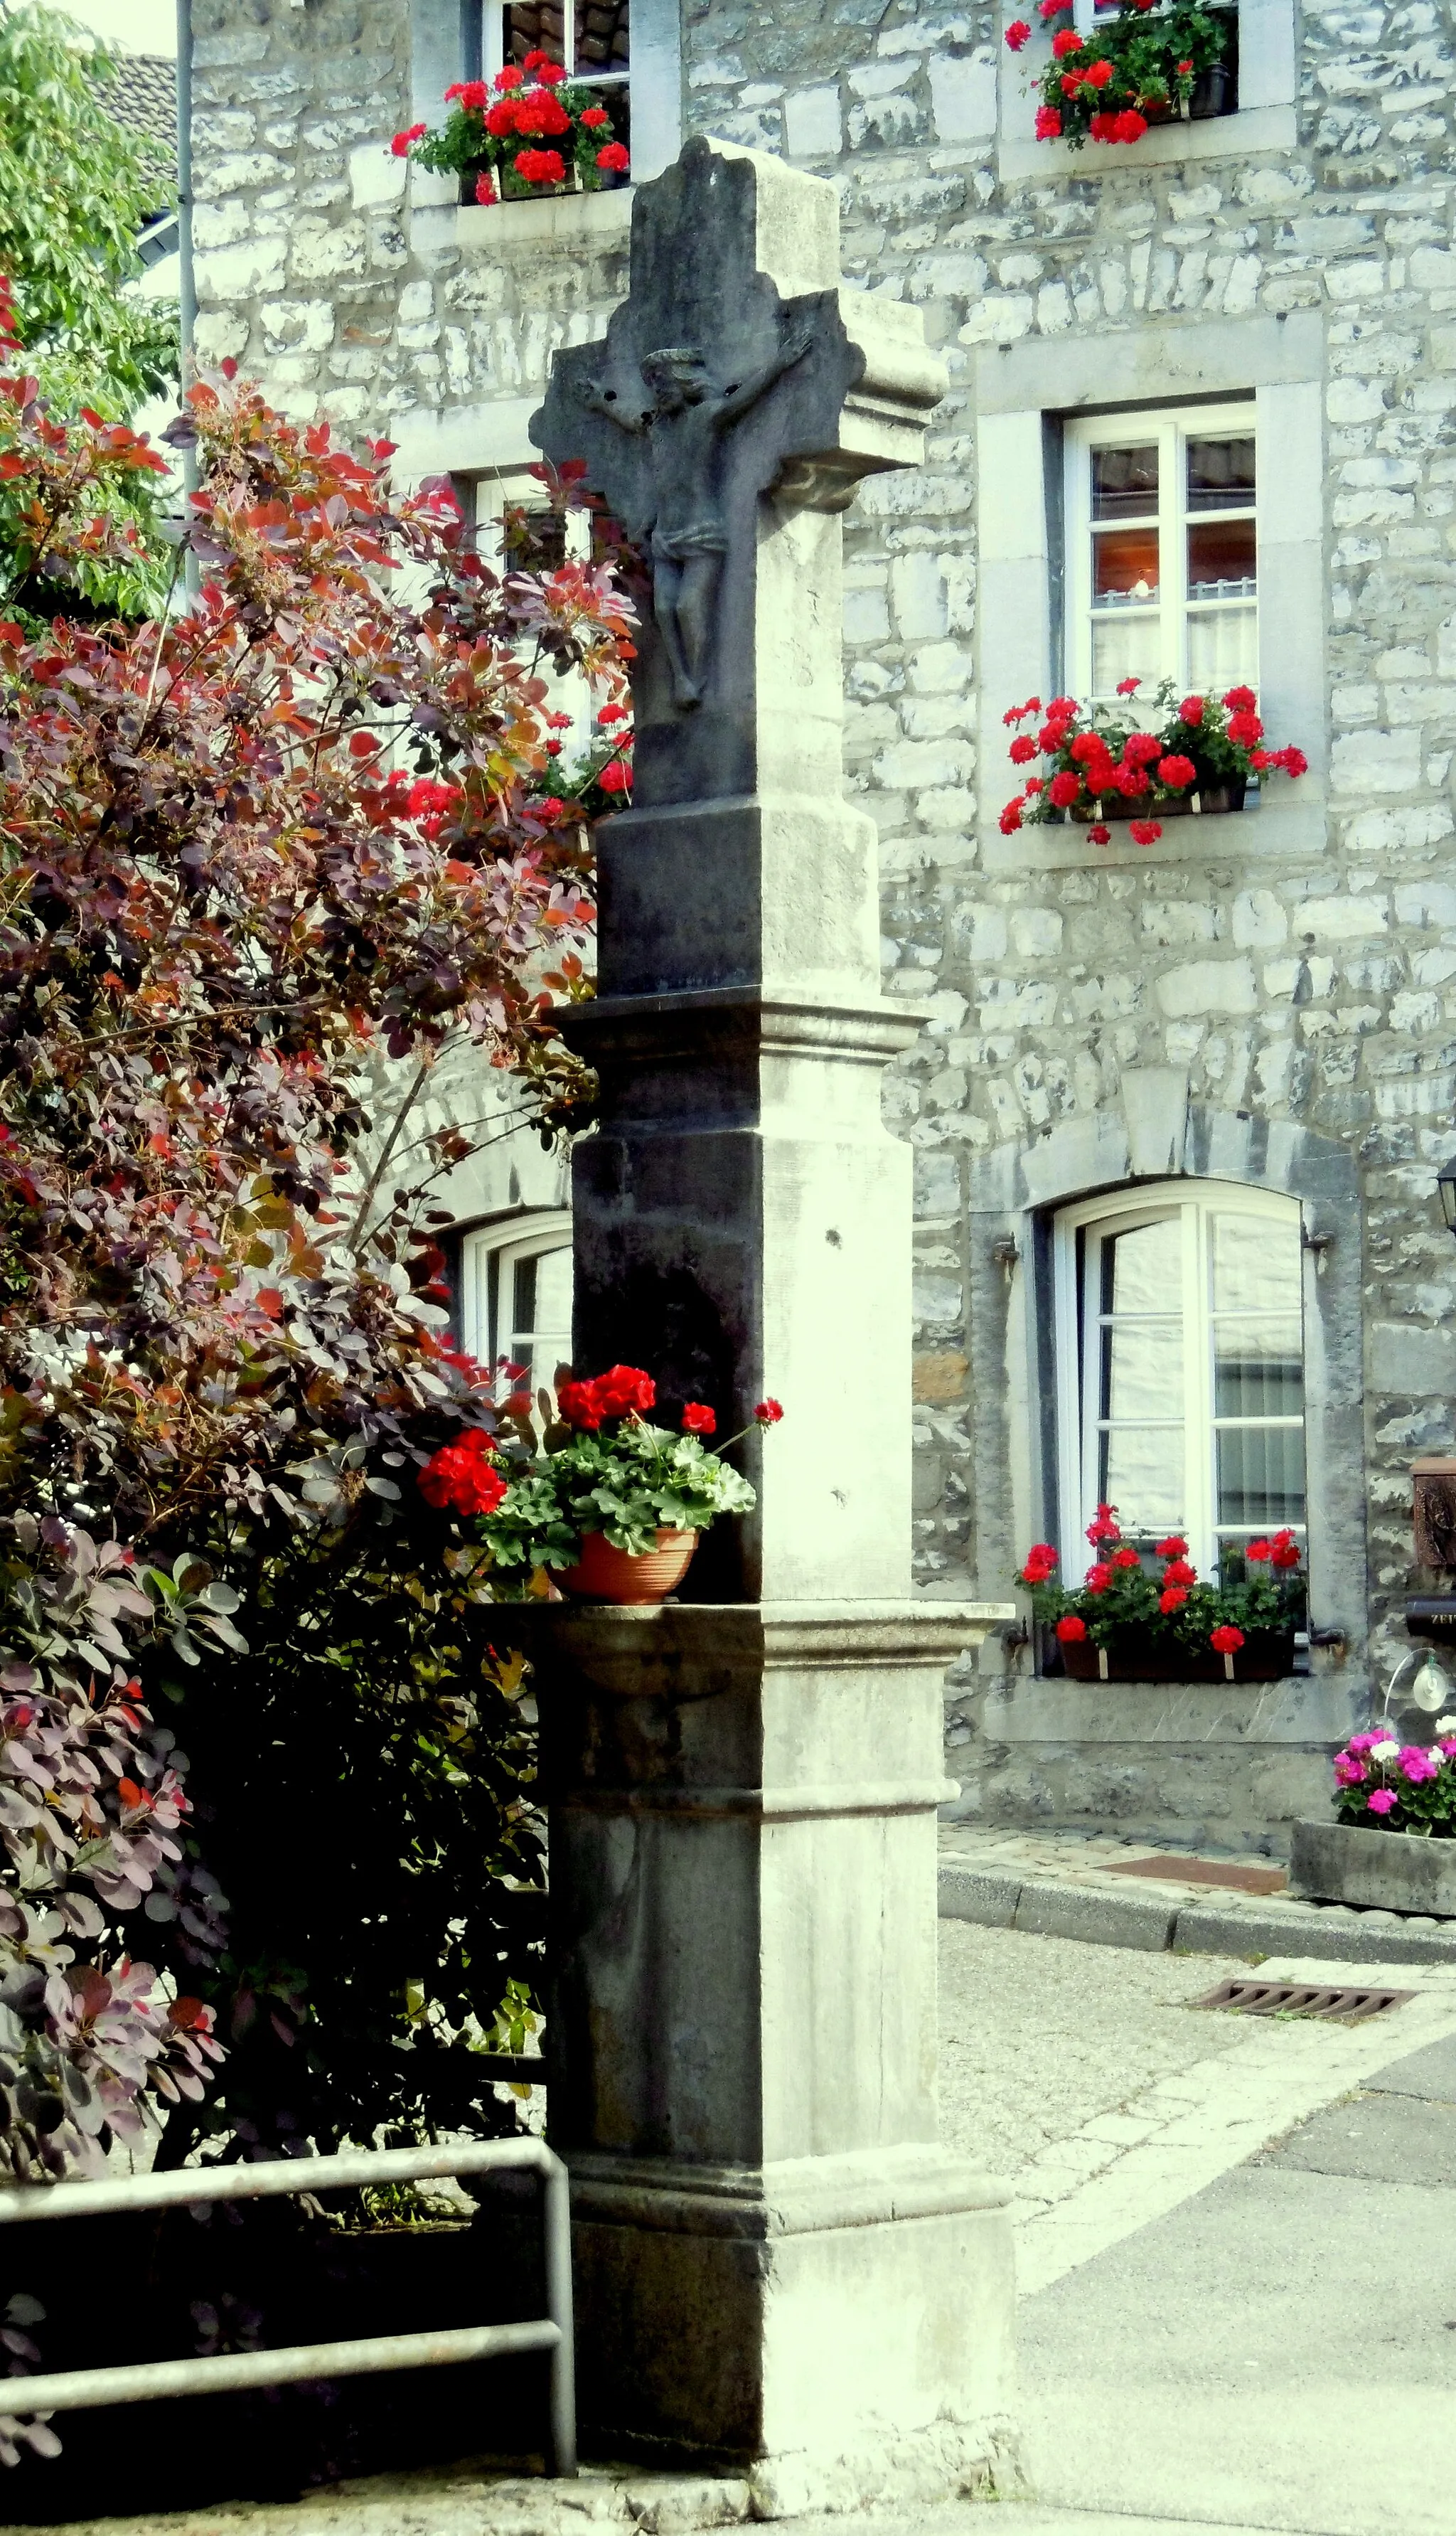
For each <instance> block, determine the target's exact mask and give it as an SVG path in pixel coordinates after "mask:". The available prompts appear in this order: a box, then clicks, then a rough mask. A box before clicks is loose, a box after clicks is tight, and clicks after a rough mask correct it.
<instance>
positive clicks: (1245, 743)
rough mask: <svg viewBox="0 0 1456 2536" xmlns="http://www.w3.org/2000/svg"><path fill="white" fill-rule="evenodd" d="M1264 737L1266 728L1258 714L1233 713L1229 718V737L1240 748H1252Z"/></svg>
mask: <svg viewBox="0 0 1456 2536" xmlns="http://www.w3.org/2000/svg"><path fill="white" fill-rule="evenodd" d="M1263 736H1264V726H1263V724H1262V723H1261V722H1260V720H1259V717H1258V715H1257V714H1256V713H1232V714H1231V715H1230V716H1229V737H1230V738H1231V739H1232V740H1234V741H1235V742H1236V743H1237V745H1238V746H1239V747H1240V748H1251V747H1252V746H1253V743H1254V741H1255V740H1256V739H1262V738H1263Z"/></svg>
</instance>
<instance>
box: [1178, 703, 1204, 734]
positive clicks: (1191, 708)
mask: <svg viewBox="0 0 1456 2536" xmlns="http://www.w3.org/2000/svg"><path fill="white" fill-rule="evenodd" d="M1178 720H1179V722H1185V723H1186V724H1187V726H1188V729H1190V730H1196V729H1198V726H1199V724H1200V723H1201V722H1202V720H1203V698H1202V696H1184V698H1183V701H1182V703H1181V704H1180V705H1179V707H1178Z"/></svg>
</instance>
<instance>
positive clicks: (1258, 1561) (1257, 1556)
mask: <svg viewBox="0 0 1456 2536" xmlns="http://www.w3.org/2000/svg"><path fill="white" fill-rule="evenodd" d="M1243 1554H1244V1557H1245V1558H1247V1559H1249V1560H1250V1561H1251V1562H1252V1564H1253V1565H1254V1566H1255V1567H1262V1566H1263V1565H1264V1563H1265V1561H1266V1559H1270V1558H1272V1557H1273V1555H1274V1553H1273V1551H1272V1549H1271V1548H1270V1546H1269V1544H1268V1542H1267V1541H1251V1542H1249V1543H1248V1544H1247V1545H1246V1547H1245V1549H1244V1553H1243Z"/></svg>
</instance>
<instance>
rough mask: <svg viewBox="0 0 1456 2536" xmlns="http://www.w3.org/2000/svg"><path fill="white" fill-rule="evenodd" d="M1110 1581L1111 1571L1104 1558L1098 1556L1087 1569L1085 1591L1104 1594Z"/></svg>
mask: <svg viewBox="0 0 1456 2536" xmlns="http://www.w3.org/2000/svg"><path fill="white" fill-rule="evenodd" d="M1111 1581H1112V1571H1111V1569H1110V1567H1108V1564H1107V1563H1106V1561H1105V1560H1104V1559H1101V1558H1099V1559H1098V1560H1096V1561H1095V1563H1094V1564H1093V1565H1092V1566H1091V1567H1089V1568H1088V1570H1087V1591H1088V1593H1089V1594H1106V1592H1107V1590H1108V1586H1109V1585H1110V1584H1111Z"/></svg>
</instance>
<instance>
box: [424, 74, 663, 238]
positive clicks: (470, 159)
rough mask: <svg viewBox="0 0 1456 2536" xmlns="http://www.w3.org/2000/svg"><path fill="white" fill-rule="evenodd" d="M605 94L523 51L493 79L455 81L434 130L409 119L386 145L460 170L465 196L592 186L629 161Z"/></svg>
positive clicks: (619, 176)
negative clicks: (571, 79) (521, 58)
mask: <svg viewBox="0 0 1456 2536" xmlns="http://www.w3.org/2000/svg"><path fill="white" fill-rule="evenodd" d="M611 94H612V92H608V91H602V92H600V93H599V91H598V90H596V89H594V88H584V87H577V86H574V85H571V84H569V83H568V82H567V78H566V73H565V71H564V70H563V69H562V67H561V64H560V63H559V62H553V61H552V60H551V59H550V57H549V55H548V54H546V53H542V52H533V53H528V54H527V56H526V59H525V61H524V62H523V63H520V64H517V63H515V62H508V63H507V64H506V66H505V68H504V70H500V71H497V72H496V74H495V77H494V79H493V80H490V81H486V80H457V81H456V83H455V85H454V87H453V88H447V90H446V91H445V103H446V104H447V105H448V106H450V107H451V108H452V109H453V110H452V112H451V113H450V114H448V115H447V116H446V119H445V121H444V122H443V123H442V124H441V125H440V126H439V127H438V128H437V129H435V130H431V128H430V126H429V125H428V124H427V123H411V125H410V127H409V129H408V130H407V131H404V132H397V133H396V134H395V137H394V139H393V141H392V142H391V143H390V145H389V146H390V149H391V150H392V151H393V153H394V155H395V157H396V158H397V159H413V161H414V162H415V164H416V165H417V166H420V167H432V168H434V169H436V170H437V171H439V172H443V173H447V174H454V175H458V176H459V177H460V178H461V180H462V184H461V194H462V200H463V201H466V202H473V203H499V202H502V201H505V202H510V201H512V200H513V199H520V198H521V197H523V196H530V195H532V194H563V193H573V192H579V193H588V194H591V193H596V192H597V191H598V190H599V189H600V188H601V186H603V185H619V184H622V183H624V182H625V180H626V176H627V172H628V167H629V164H630V159H629V154H628V150H627V145H626V143H625V142H624V141H622V140H620V139H618V138H617V136H616V134H615V133H614V132H613V129H612V118H611V109H610V106H609V105H608V104H607V103H605V102H604V101H603V99H604V97H606V96H607V95H611Z"/></svg>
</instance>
